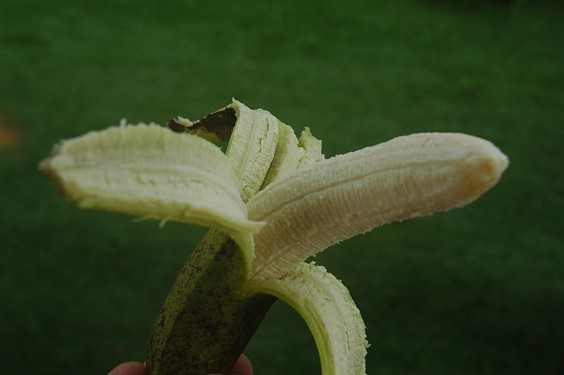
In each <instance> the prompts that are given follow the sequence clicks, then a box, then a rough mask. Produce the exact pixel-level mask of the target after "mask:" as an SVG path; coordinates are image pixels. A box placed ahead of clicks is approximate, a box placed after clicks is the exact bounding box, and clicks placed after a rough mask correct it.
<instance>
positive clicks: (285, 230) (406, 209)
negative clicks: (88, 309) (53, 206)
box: [40, 100, 508, 375]
mask: <svg viewBox="0 0 564 375" xmlns="http://www.w3.org/2000/svg"><path fill="white" fill-rule="evenodd" d="M168 125H169V127H170V129H171V130H172V131H171V130H169V129H167V128H164V127H160V126H158V125H154V124H149V125H146V124H138V125H127V126H120V127H113V128H109V129H107V130H103V131H98V132H91V133H88V134H86V135H84V136H81V137H78V138H74V139H71V140H67V141H63V142H61V143H60V144H59V145H57V146H55V148H54V150H53V153H52V155H51V157H49V158H48V159H46V160H44V161H43V162H42V163H41V164H40V168H41V170H43V171H44V172H46V173H47V174H48V175H49V176H51V177H52V179H53V180H54V181H55V183H56V184H57V185H58V187H59V188H60V189H61V190H62V191H63V192H64V193H65V194H66V196H67V197H68V198H70V199H72V200H74V201H76V202H77V204H78V205H79V207H82V208H92V209H102V210H110V211H119V212H124V213H128V214H132V215H136V216H141V217H148V218H153V219H157V220H161V221H162V222H165V221H168V220H174V221H180V222H186V223H192V224H199V225H204V226H207V227H210V228H211V229H210V231H209V232H208V233H207V234H206V235H205V236H204V238H203V239H202V241H201V242H200V244H199V245H198V246H197V248H196V249H195V250H194V251H193V252H192V254H191V255H190V257H189V259H188V261H187V262H186V264H185V266H184V268H183V269H182V271H181V272H180V274H179V275H178V278H177V280H176V282H175V284H174V285H173V287H172V289H171V292H170V293H169V295H168V297H167V299H166V301H165V303H164V305H163V308H162V310H161V313H160V315H159V317H158V320H157V323H156V325H155V328H154V330H153V334H152V336H151V340H150V344H149V348H148V352H147V370H148V373H149V374H152V375H155V374H169V375H170V374H209V373H227V372H229V370H230V369H231V367H232V366H233V364H234V363H235V361H236V360H237V358H238V357H239V355H240V353H241V352H242V351H243V349H244V348H245V346H246V344H247V342H248V341H249V340H250V338H251V337H252V335H253V333H254V332H255V330H256V328H257V327H258V326H259V324H260V322H261V321H262V319H263V317H264V315H265V314H266V312H267V311H268V309H269V307H270V306H271V305H272V303H273V302H274V301H276V300H277V299H280V300H282V301H284V302H286V303H288V304H289V305H290V306H292V307H293V308H294V309H296V311H297V312H298V313H299V314H300V315H301V316H302V317H303V318H304V320H305V322H306V323H307V325H308V327H309V329H310V331H311V333H312V335H313V337H314V340H315V343H316V345H317V348H318V351H319V357H320V361H321V368H322V372H323V374H325V375H330V374H334V375H344V374H364V373H365V371H366V369H365V359H364V358H365V355H366V348H367V347H368V344H367V341H366V335H365V326H364V322H363V320H362V317H361V315H360V312H359V311H358V309H357V307H356V305H355V303H354V301H353V300H352V298H351V296H350V294H349V292H348V290H347V289H346V287H345V286H344V285H343V284H342V283H341V282H340V281H339V280H337V279H336V278H335V277H334V276H332V275H331V274H330V273H328V272H327V271H326V270H325V269H324V268H323V267H321V266H317V265H315V264H313V263H305V261H306V260H307V259H308V258H310V257H311V256H312V255H314V254H316V253H318V252H320V251H322V250H324V249H326V248H328V247H330V246H332V245H334V244H336V243H338V242H340V241H343V240H346V239H348V238H350V237H353V236H355V235H358V234H361V233H365V232H367V231H370V230H372V229H373V228H375V227H377V226H380V225H384V224H386V223H390V222H394V221H401V220H405V219H409V218H413V217H418V216H425V215H430V214H432V213H434V212H440V211H447V210H449V209H451V208H455V207H461V206H463V205H466V204H468V203H470V202H472V201H473V200H475V199H477V198H478V197H479V196H480V195H482V194H483V193H484V192H486V191H487V190H488V189H490V188H491V187H493V186H494V185H495V184H496V183H497V181H498V180H499V178H500V176H501V174H502V173H503V171H504V170H505V168H506V167H507V165H508V159H507V157H506V156H505V155H504V154H503V153H502V152H501V151H499V149H498V148H497V147H495V146H494V145H493V144H491V143H490V142H488V141H486V140H483V139H480V138H476V137H473V136H469V135H464V134H457V133H421V134H413V135H408V136H404V137H398V138H395V139H392V140H391V141H389V142H386V143H383V144H380V145H376V146H373V147H368V148H365V149H362V150H359V151H355V152H351V153H348V154H345V155H339V156H335V157H332V158H329V159H325V157H324V155H323V154H322V151H321V141H319V140H318V139H316V138H315V137H314V136H313V135H312V134H311V132H310V130H309V129H307V128H306V129H305V130H304V131H303V132H302V133H301V135H300V137H298V136H296V134H295V133H294V130H293V129H292V128H291V127H290V126H288V125H286V124H284V123H282V122H281V121H279V120H278V119H277V118H276V117H274V116H273V115H272V114H270V113H269V112H267V111H264V110H251V109H249V108H248V107H246V106H245V105H243V104H242V103H240V102H238V101H236V100H233V102H232V103H231V104H230V105H228V106H227V107H225V108H223V109H220V110H218V111H216V112H214V113H212V114H210V115H208V116H206V117H205V118H203V119H202V120H200V121H197V122H194V123H193V122H191V121H190V120H188V119H184V118H177V119H173V120H170V121H169V123H168ZM175 133H181V134H175ZM227 140H228V142H229V143H228V146H227V150H226V152H225V153H223V152H222V151H221V149H220V148H219V147H218V146H217V145H215V144H214V143H213V142H222V141H227Z"/></svg>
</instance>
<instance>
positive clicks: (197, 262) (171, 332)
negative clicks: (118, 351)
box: [146, 229, 276, 375]
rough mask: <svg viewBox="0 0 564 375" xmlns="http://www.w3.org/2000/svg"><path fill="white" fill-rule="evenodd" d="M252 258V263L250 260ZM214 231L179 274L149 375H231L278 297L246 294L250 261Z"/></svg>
mask: <svg viewBox="0 0 564 375" xmlns="http://www.w3.org/2000/svg"><path fill="white" fill-rule="evenodd" d="M247 259H248V258H247ZM247 259H246V258H245V256H244V254H243V252H242V251H241V249H240V247H239V246H238V245H237V244H236V243H235V242H234V241H233V240H232V239H231V238H230V237H229V236H227V235H226V234H223V233H221V232H219V231H217V230H214V229H212V230H210V231H209V232H208V233H207V234H206V235H205V236H204V238H203V239H202V240H201V241H200V243H199V244H198V246H197V247H196V249H195V250H194V251H193V253H192V255H191V256H190V257H189V259H188V261H187V262H186V264H185V265H184V267H183V269H182V271H181V272H180V274H179V275H178V278H177V279H176V281H175V283H174V285H173V287H172V289H171V291H170V293H169V295H168V297H167V299H166V301H165V303H164V305H163V308H162V310H161V312H160V315H159V317H158V319H157V323H156V325H155V327H154V330H153V333H152V336H151V340H150V344H149V348H148V351H147V358H146V359H147V362H146V365H147V372H148V374H150V375H173V374H174V375H181V374H190V375H207V374H211V373H217V374H227V373H228V372H229V371H230V370H231V368H233V366H234V364H235V362H236V361H237V359H238V358H239V356H240V354H241V353H242V352H243V350H244V348H245V346H246V345H247V343H248V341H249V340H250V339H251V337H252V335H253V334H254V332H255V331H256V329H257V328H258V326H259V324H260V323H261V321H262V320H263V318H264V315H265V314H266V312H267V311H268V309H269V308H270V306H271V305H272V304H273V303H274V302H275V301H276V298H275V297H272V296H269V295H265V294H254V295H251V296H248V295H246V294H245V291H244V286H245V283H246V281H247V270H248V260H247Z"/></svg>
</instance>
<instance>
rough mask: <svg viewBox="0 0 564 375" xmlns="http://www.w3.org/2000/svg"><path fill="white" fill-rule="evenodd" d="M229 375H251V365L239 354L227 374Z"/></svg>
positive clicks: (248, 360) (247, 358)
mask: <svg viewBox="0 0 564 375" xmlns="http://www.w3.org/2000/svg"><path fill="white" fill-rule="evenodd" d="M229 374H230V375H253V365H252V363H251V360H250V359H249V357H247V356H246V355H244V354H241V356H240V357H239V359H238V360H237V363H235V366H233V369H232V370H231V372H230V373H229Z"/></svg>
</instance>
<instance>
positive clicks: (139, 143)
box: [40, 124, 263, 247]
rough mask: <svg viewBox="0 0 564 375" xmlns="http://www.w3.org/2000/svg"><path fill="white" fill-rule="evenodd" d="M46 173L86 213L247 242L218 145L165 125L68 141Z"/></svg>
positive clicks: (242, 211) (249, 229)
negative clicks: (201, 229) (171, 224)
mask: <svg viewBox="0 0 564 375" xmlns="http://www.w3.org/2000/svg"><path fill="white" fill-rule="evenodd" d="M40 168H41V169H42V170H43V171H45V172H46V173H48V174H49V175H50V176H51V177H52V178H53V179H54V180H55V182H56V183H57V185H58V186H59V187H60V188H61V190H62V191H63V192H64V194H65V195H66V196H67V197H68V198H70V199H71V200H74V201H76V202H77V204H78V205H79V206H80V207H81V208H89V209H90V208H91V209H101V210H108V211H117V212H122V213H127V214H132V215H136V216H141V217H146V218H152V219H157V220H162V221H167V220H172V221H179V222H185V223H191V224H198V225H203V226H208V227H214V228H218V229H220V230H222V231H224V232H226V233H228V234H230V235H232V236H233V237H234V239H239V241H241V242H247V243H246V244H245V246H244V247H248V240H246V241H243V240H241V238H242V237H245V236H244V235H243V234H244V233H253V232H256V231H258V230H259V229H260V228H261V227H262V225H263V223H260V222H255V221H251V220H248V219H247V209H246V207H245V204H244V203H243V201H242V199H241V197H240V195H239V188H238V184H237V180H236V177H235V174H234V172H233V170H232V167H231V163H230V162H229V160H228V159H227V157H226V156H225V155H224V154H223V153H222V152H221V150H220V149H219V148H218V147H217V146H215V145H214V144H212V143H210V142H208V141H206V140H204V139H202V138H199V137H197V136H194V135H190V134H175V133H173V132H172V131H170V130H168V129H166V128H163V127H160V126H157V125H144V124H140V125H136V126H124V127H113V128H109V129H106V130H103V131H97V132H91V133H88V134H86V135H84V136H81V137H78V138H74V139H71V140H67V141H63V142H62V143H60V144H59V145H58V146H56V147H55V149H54V151H53V155H52V156H51V157H50V158H48V159H46V160H44V161H43V162H42V163H41V165H40Z"/></svg>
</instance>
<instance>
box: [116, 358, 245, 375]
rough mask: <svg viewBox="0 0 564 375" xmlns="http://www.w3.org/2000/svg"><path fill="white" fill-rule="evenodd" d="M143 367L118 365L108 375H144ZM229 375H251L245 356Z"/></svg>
mask: <svg viewBox="0 0 564 375" xmlns="http://www.w3.org/2000/svg"><path fill="white" fill-rule="evenodd" d="M145 374H146V373H145V365H144V364H143V363H141V362H125V363H122V364H120V365H118V366H117V367H116V368H114V369H113V370H112V371H110V372H109V373H108V375H145ZM229 374H231V375H253V365H252V364H251V361H250V360H249V358H247V356H246V355H244V354H241V356H240V357H239V359H238V360H237V363H235V366H233V369H232V370H231V372H230V373H229Z"/></svg>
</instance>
